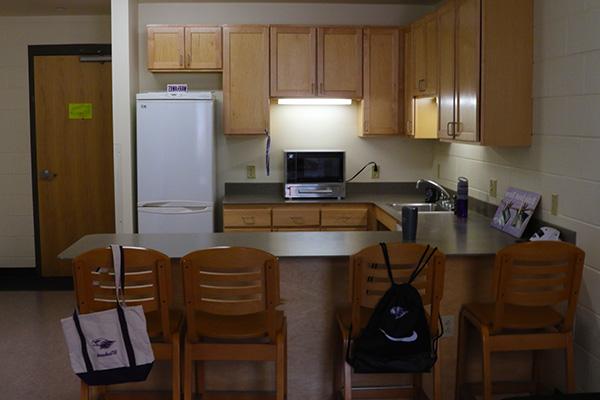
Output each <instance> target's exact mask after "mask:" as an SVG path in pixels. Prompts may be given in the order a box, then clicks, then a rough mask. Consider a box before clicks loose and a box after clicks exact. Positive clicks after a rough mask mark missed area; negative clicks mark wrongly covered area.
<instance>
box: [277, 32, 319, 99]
mask: <svg viewBox="0 0 600 400" xmlns="http://www.w3.org/2000/svg"><path fill="white" fill-rule="evenodd" d="M316 84H317V28H314V27H310V26H272V27H271V96H272V97H312V96H316V94H317V91H316Z"/></svg>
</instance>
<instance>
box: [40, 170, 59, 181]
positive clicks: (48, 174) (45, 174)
mask: <svg viewBox="0 0 600 400" xmlns="http://www.w3.org/2000/svg"><path fill="white" fill-rule="evenodd" d="M56 176H57V175H56V174H55V173H54V172H52V171H50V170H49V169H45V170H43V171H42V172H40V179H41V180H43V181H51V180H52V179H54V178H56Z"/></svg>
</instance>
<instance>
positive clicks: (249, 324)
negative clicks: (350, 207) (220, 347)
mask: <svg viewBox="0 0 600 400" xmlns="http://www.w3.org/2000/svg"><path fill="white" fill-rule="evenodd" d="M275 318H276V320H275V326H276V327H277V331H278V332H280V331H281V330H282V329H283V321H284V317H283V311H276V313H275ZM196 332H198V335H199V336H203V337H210V338H219V339H250V338H261V337H264V336H266V334H267V313H266V312H260V313H256V314H248V315H231V316H229V315H216V314H209V313H205V312H201V311H197V312H196Z"/></svg>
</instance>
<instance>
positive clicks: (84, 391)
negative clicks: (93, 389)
mask: <svg viewBox="0 0 600 400" xmlns="http://www.w3.org/2000/svg"><path fill="white" fill-rule="evenodd" d="M80 393H81V394H80V395H79V399H80V400H90V387H89V386H88V385H87V384H86V383H85V382H84V381H81V392H80Z"/></svg>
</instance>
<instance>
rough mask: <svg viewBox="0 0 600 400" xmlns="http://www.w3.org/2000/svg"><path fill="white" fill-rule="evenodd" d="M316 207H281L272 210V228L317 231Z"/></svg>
mask: <svg viewBox="0 0 600 400" xmlns="http://www.w3.org/2000/svg"><path fill="white" fill-rule="evenodd" d="M319 225H320V216H319V208H318V207H281V208H274V209H273V228H274V230H275V229H278V230H282V229H287V230H290V229H291V230H309V231H311V230H312V231H314V230H319Z"/></svg>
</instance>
